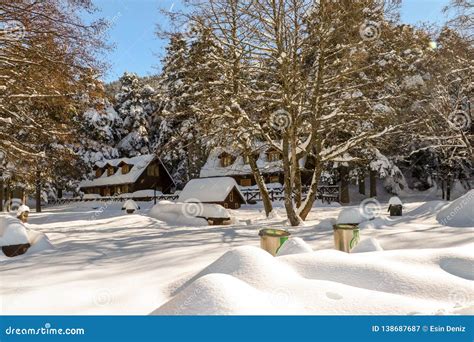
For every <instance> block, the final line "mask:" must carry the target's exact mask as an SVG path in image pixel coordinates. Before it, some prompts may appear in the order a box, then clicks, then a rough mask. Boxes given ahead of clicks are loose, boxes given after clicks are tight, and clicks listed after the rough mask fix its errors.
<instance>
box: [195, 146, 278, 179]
mask: <svg viewBox="0 0 474 342" xmlns="http://www.w3.org/2000/svg"><path fill="white" fill-rule="evenodd" d="M253 157H254V158H255V160H256V162H257V165H258V167H259V169H260V171H261V173H262V176H263V178H264V181H265V183H281V184H283V179H284V177H283V168H282V164H281V152H280V151H279V150H278V149H275V148H273V147H269V148H267V149H262V152H261V153H258V152H255V153H254V155H253ZM200 177H201V178H208V177H232V178H234V179H235V181H236V182H237V184H238V185H239V186H243V187H248V186H254V185H256V181H255V179H254V176H253V173H252V169H251V167H250V163H249V157H248V156H245V155H240V156H239V155H236V154H233V153H231V152H230V153H229V152H227V151H226V150H225V149H222V148H217V149H215V150H214V151H211V153H210V155H209V157H208V160H207V162H206V164H205V165H204V166H203V167H202V168H201V173H200Z"/></svg>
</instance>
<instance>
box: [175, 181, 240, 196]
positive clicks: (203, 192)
mask: <svg viewBox="0 0 474 342" xmlns="http://www.w3.org/2000/svg"><path fill="white" fill-rule="evenodd" d="M233 188H235V189H236V190H237V191H238V193H239V194H240V196H241V197H242V200H243V201H244V202H245V199H244V196H243V195H242V193H241V192H240V190H239V187H238V185H237V182H236V181H235V179H234V178H232V177H215V178H196V179H192V180H190V181H189V182H188V183H187V184H186V186H185V187H184V189H183V190H182V191H181V193H180V194H179V198H178V201H179V202H184V201H193V200H197V201H200V202H222V201H224V200H225V199H226V198H227V196H228V195H229V193H230V192H231V191H232V189H233Z"/></svg>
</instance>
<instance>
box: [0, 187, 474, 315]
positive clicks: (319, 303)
mask: <svg viewBox="0 0 474 342" xmlns="http://www.w3.org/2000/svg"><path fill="white" fill-rule="evenodd" d="M466 196H467V195H466ZM472 197H473V198H474V193H472ZM402 201H405V199H404V198H403V197H402ZM139 205H140V207H141V210H140V211H139V214H133V215H127V214H125V213H124V211H122V210H121V203H117V202H112V203H100V202H85V203H74V204H71V205H64V206H57V207H49V208H46V209H45V210H44V212H42V213H34V212H33V213H31V214H30V224H29V228H31V229H34V230H37V231H40V232H43V233H46V234H47V236H48V237H49V239H50V240H51V242H52V243H53V245H54V246H55V248H54V249H47V250H44V251H41V252H38V249H36V250H35V249H33V252H31V253H30V252H27V253H26V254H25V255H22V256H19V257H15V258H7V257H4V256H0V274H1V277H0V299H1V301H0V304H1V307H0V313H1V314H149V313H151V312H154V313H155V314H418V313H421V314H439V313H441V314H443V313H471V314H472V313H473V305H474V302H473V300H474V295H473V293H474V291H473V290H474V282H473V280H474V271H473V266H472V265H473V264H474V263H473V261H474V254H473V252H472V250H474V249H473V247H474V218H473V215H474V214H473V212H474V210H473V206H472V200H471V201H470V202H469V201H467V202H466V203H464V204H463V203H461V202H460V200H457V201H456V202H453V203H452V204H451V206H450V207H449V209H446V208H448V205H449V203H446V202H443V201H428V202H426V201H423V202H420V201H417V198H415V197H413V198H412V202H409V203H405V205H404V206H405V207H404V216H403V217H402V218H399V219H393V218H389V217H387V216H386V215H387V214H386V210H387V206H388V205H387V203H382V206H383V208H382V209H383V210H382V212H381V213H380V215H381V216H380V217H379V218H376V219H375V220H372V221H369V222H367V223H363V224H362V225H361V227H362V229H361V240H362V242H364V240H366V242H364V243H365V245H366V246H368V247H369V249H370V246H372V245H374V243H375V244H380V245H381V247H382V248H383V249H384V250H383V251H376V252H367V253H352V254H346V253H343V252H338V251H335V250H333V230H332V224H333V223H334V222H335V220H336V218H337V217H338V215H339V212H340V210H341V207H340V206H339V205H334V206H327V205H326V206H324V205H321V204H320V205H319V206H317V207H315V208H314V209H313V211H312V212H311V214H310V217H309V220H308V221H306V222H305V225H304V226H303V227H297V228H292V227H287V226H286V222H285V221H286V220H285V217H284V210H283V208H282V207H279V208H278V209H277V215H273V217H272V219H266V218H265V215H264V214H263V212H262V208H261V206H259V205H255V206H244V207H243V208H241V209H239V210H236V211H232V214H233V215H234V216H235V217H236V218H237V219H238V220H239V221H240V222H239V223H235V224H232V225H227V226H204V227H202V226H201V227H196V226H194V227H188V226H173V225H170V224H169V223H164V222H162V221H159V220H157V219H154V218H151V217H149V216H148V212H149V210H150V209H151V207H152V204H151V203H143V202H142V203H139ZM460 206H461V209H460V210H457V211H456V214H454V215H451V216H452V217H453V218H451V219H449V220H448V219H445V218H446V217H448V216H449V215H450V213H452V212H453V210H455V209H456V208H459V207H460ZM460 213H462V214H463V215H465V217H464V218H463V219H462V222H461V223H462V224H459V222H458V221H459V220H456V219H455V218H454V217H459V215H461V214H460ZM442 216H444V219H443V217H442ZM448 225H451V226H448ZM461 226H462V227H461ZM267 227H286V228H288V229H289V231H290V232H291V233H292V236H294V237H299V238H301V239H302V240H303V241H304V242H306V243H307V244H308V245H309V246H310V247H311V248H312V249H313V250H314V251H315V252H313V253H308V252H307V251H306V253H302V254H288V255H284V256H280V257H272V256H270V254H268V253H266V252H264V251H263V250H261V249H259V248H258V246H259V237H258V231H259V230H260V229H262V228H267ZM369 238H373V239H375V240H371V241H367V239H369ZM362 242H361V243H362ZM364 248H365V247H364ZM362 250H363V249H362Z"/></svg>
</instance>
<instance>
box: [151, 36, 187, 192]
mask: <svg viewBox="0 0 474 342" xmlns="http://www.w3.org/2000/svg"><path fill="white" fill-rule="evenodd" d="M187 51H188V46H187V42H186V39H185V37H184V35H183V34H182V33H174V34H171V36H170V41H169V44H168V46H167V47H166V55H165V57H164V59H163V60H162V65H163V67H162V73H161V77H160V84H159V90H158V92H157V94H156V97H155V102H156V103H157V111H156V112H155V115H154V118H153V133H152V136H153V149H154V150H155V151H156V152H157V153H158V155H160V157H161V158H162V160H163V161H164V162H165V164H167V166H168V167H169V169H170V170H171V173H172V177H173V178H174V179H175V181H176V182H177V183H178V186H180V184H184V183H186V181H187V180H188V179H187V178H188V177H187V176H188V175H187V173H188V171H187V166H188V162H187V156H186V151H185V150H184V149H183V146H182V145H180V144H179V141H180V134H179V133H180V129H181V123H182V122H183V121H184V120H185V118H187V117H188V111H189V103H188V98H187V97H188V93H187V87H188V86H189V85H187V84H185V74H186V58H187Z"/></svg>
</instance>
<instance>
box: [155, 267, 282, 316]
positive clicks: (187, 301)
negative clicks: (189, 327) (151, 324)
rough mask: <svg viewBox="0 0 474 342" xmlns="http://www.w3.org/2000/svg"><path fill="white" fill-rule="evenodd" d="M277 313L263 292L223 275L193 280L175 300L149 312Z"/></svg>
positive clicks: (158, 313)
mask: <svg viewBox="0 0 474 342" xmlns="http://www.w3.org/2000/svg"><path fill="white" fill-rule="evenodd" d="M273 310H278V303H275V302H273V303H271V302H270V301H269V300H268V296H265V294H264V293H262V292H261V291H259V290H257V289H255V288H254V287H252V286H250V285H248V284H247V283H245V282H243V281H242V280H239V279H238V278H235V277H232V276H229V275H227V274H209V275H205V276H203V277H202V278H199V279H198V280H196V281H195V282H194V283H193V284H192V285H191V286H189V287H187V288H186V289H184V290H183V291H182V292H180V293H179V294H178V295H177V296H176V297H175V298H173V299H172V300H170V301H169V302H167V303H166V304H165V305H163V306H162V307H160V308H159V309H157V310H155V311H154V312H152V314H156V315H183V314H185V315H215V314H216V313H219V314H221V315H226V314H227V315H229V314H241V315H245V314H257V313H261V314H264V313H265V312H269V311H273Z"/></svg>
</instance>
